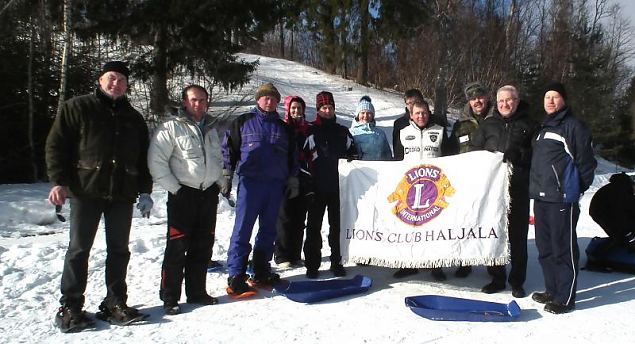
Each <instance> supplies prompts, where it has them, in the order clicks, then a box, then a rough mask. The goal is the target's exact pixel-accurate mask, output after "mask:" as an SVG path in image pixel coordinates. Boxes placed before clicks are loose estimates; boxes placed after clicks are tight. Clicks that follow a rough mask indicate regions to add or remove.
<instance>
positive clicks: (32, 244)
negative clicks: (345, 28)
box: [0, 55, 635, 344]
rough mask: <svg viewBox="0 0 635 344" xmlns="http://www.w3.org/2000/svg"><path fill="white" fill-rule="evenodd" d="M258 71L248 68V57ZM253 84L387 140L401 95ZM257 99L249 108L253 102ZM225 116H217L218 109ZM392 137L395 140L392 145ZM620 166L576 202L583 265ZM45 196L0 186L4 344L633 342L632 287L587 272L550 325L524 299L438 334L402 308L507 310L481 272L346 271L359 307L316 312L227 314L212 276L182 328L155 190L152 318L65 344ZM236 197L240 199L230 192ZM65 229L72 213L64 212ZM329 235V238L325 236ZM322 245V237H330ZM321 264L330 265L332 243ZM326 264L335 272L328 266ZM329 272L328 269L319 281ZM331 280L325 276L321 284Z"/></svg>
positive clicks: (33, 189)
mask: <svg viewBox="0 0 635 344" xmlns="http://www.w3.org/2000/svg"><path fill="white" fill-rule="evenodd" d="M245 57H246V58H248V59H253V58H254V57H253V56H247V55H246V56H245ZM255 77H256V79H255V80H256V84H258V83H262V82H265V81H272V82H274V84H276V86H277V87H278V89H279V90H280V92H281V93H282V95H283V96H285V95H300V96H303V97H304V98H305V100H306V101H307V105H308V114H309V117H310V118H312V117H314V116H315V110H314V104H315V103H314V102H315V98H314V97H315V94H316V93H317V92H319V91H320V90H329V91H331V92H333V93H334V95H335V101H336V110H337V112H338V116H340V119H341V120H342V124H345V125H348V124H349V123H350V119H351V117H352V114H351V113H352V111H353V109H354V108H355V105H356V103H357V100H358V99H359V98H360V97H361V96H362V95H364V94H369V95H370V96H371V97H372V98H373V103H374V104H375V108H376V110H377V117H378V123H379V126H381V127H385V128H386V131H387V134H388V135H389V134H390V126H391V124H392V121H393V120H394V119H395V118H396V117H397V116H399V115H400V113H401V112H402V109H403V105H402V104H403V102H402V100H401V97H400V95H398V94H394V93H389V92H381V91H377V90H374V89H367V88H363V87H360V86H358V85H356V84H354V83H352V82H350V81H346V80H342V79H340V78H337V77H332V76H328V75H325V74H324V73H322V72H320V71H317V70H315V69H312V68H308V67H304V66H301V65H298V64H295V63H292V62H289V61H284V60H276V59H270V58H261V67H260V69H259V70H258V72H257V73H256V76H255ZM251 99H252V98H250V100H251ZM214 110H215V111H216V110H218V106H217V107H216V108H215V109H214ZM389 137H390V136H389ZM615 171H616V168H615V166H614V165H612V164H610V163H608V162H606V161H603V160H602V161H600V166H599V168H598V171H597V172H596V178H595V182H594V184H593V186H592V187H591V189H590V190H589V191H588V192H587V193H586V194H585V196H584V198H583V199H582V202H581V207H582V215H581V217H580V221H579V224H578V236H579V241H578V242H579V244H580V248H581V251H582V253H581V265H583V264H584V262H585V261H586V256H585V255H584V253H583V251H584V248H585V247H586V245H587V244H588V242H589V240H590V239H591V238H592V237H594V236H604V233H603V232H602V230H601V229H600V228H599V227H598V226H597V225H596V224H595V223H594V222H593V221H592V220H591V219H590V217H589V216H588V204H589V201H590V199H591V197H592V195H593V193H594V192H595V191H596V190H597V188H599V187H600V186H602V185H603V184H605V183H606V182H607V181H608V177H609V176H610V174H612V173H614V172H615ZM48 189H49V185H47V184H30V185H25V184H21V185H0V300H1V301H0V333H1V334H2V335H1V336H0V342H11V343H23V342H24V343H41V342H51V343H58V342H85V341H91V342H109V343H122V342H139V343H146V342H147V343H150V342H154V343H210V342H213V343H254V342H258V343H280V342H282V343H292V342H296V343H339V342H346V343H465V342H468V341H471V342H474V343H509V342H516V343H538V342H544V343H547V342H549V343H552V342H558V343H611V344H617V343H631V342H632V339H633V335H634V334H635V330H633V319H635V300H634V299H635V276H632V275H626V274H621V273H610V274H603V273H594V272H587V271H581V273H580V278H579V286H578V296H577V299H578V302H577V304H576V311H574V312H573V313H570V314H565V315H558V316H556V315H552V314H549V313H546V312H544V311H543V310H542V306H541V305H539V304H537V303H535V302H533V301H532V300H531V298H530V297H527V298H523V299H517V300H516V301H517V302H518V304H519V305H520V307H521V309H522V314H521V317H520V319H519V320H518V321H517V322H513V323H467V322H435V321H429V320H426V319H423V318H420V317H418V316H417V315H415V314H414V313H412V312H411V311H410V310H408V308H406V307H405V306H404V297H406V296H413V295H422V294H438V295H448V296H456V297H465V298H473V299H479V300H487V301H494V302H503V303H508V302H510V301H511V300H512V296H511V292H510V291H509V290H507V291H505V292H501V293H498V294H494V295H485V294H483V293H481V292H480V291H479V290H480V288H481V287H482V286H483V285H484V284H486V283H487V282H488V281H489V278H488V277H487V274H486V271H485V268H483V267H478V268H476V269H475V271H474V272H473V273H472V275H470V276H469V277H468V278H466V279H458V278H455V277H454V276H453V275H452V274H451V273H452V271H453V270H454V269H446V272H448V276H449V279H448V280H447V281H446V282H443V283H438V282H434V281H433V280H432V279H431V277H430V276H429V274H427V273H423V272H422V273H419V274H418V275H416V276H414V277H412V278H407V279H405V280H395V279H392V277H391V276H392V273H393V272H394V271H395V270H393V269H387V268H377V267H359V266H355V265H349V266H348V267H347V270H348V273H349V276H353V275H355V274H364V275H367V276H370V277H371V278H372V279H373V287H372V288H371V290H370V291H369V292H368V293H367V294H364V295H360V296H356V297H345V298H342V299H336V300H332V301H329V302H323V303H318V304H313V305H304V304H299V303H294V302H292V301H290V300H288V299H286V298H285V297H283V296H280V295H275V294H267V293H261V295H260V296H259V297H258V298H256V299H253V300H250V301H244V302H231V301H230V300H229V299H228V298H227V296H226V295H225V292H224V288H225V286H226V277H227V276H226V275H225V274H224V273H222V272H220V273H210V274H208V280H207V289H208V292H209V293H210V294H212V295H215V296H219V297H220V301H221V302H220V304H218V305H215V306H207V307H193V306H190V305H184V306H183V309H184V313H183V314H181V315H178V316H171V317H166V316H164V315H163V311H162V308H161V305H162V304H161V301H160V300H159V297H158V290H159V279H160V278H159V274H160V269H161V262H162V259H163V250H164V245H165V232H166V228H165V222H166V212H165V201H166V194H165V192H164V191H163V190H160V189H159V188H158V187H156V188H155V192H154V193H153V195H152V196H153V198H154V200H155V208H154V209H153V211H152V216H151V217H150V219H144V218H141V217H140V215H139V214H138V213H136V212H135V218H134V219H133V229H132V234H131V239H130V251H131V252H132V257H131V260H130V264H129V268H128V286H129V302H128V303H129V305H131V306H135V307H139V308H141V309H142V310H143V311H144V312H148V313H150V315H151V318H150V321H149V323H147V324H142V325H135V326H130V327H116V326H110V325H108V324H105V323H99V324H98V327H97V329H96V330H95V331H92V332H84V333H79V334H66V335H65V334H61V333H59V331H58V330H57V329H56V328H55V327H54V325H53V316H54V314H55V311H56V309H57V307H58V302H57V300H58V298H59V296H60V295H59V283H60V275H61V271H62V265H63V259H64V253H65V249H66V245H67V240H68V223H61V222H59V221H57V220H56V218H55V214H54V211H53V208H52V206H50V205H49V204H48V203H47V201H46V196H47V192H48ZM234 191H235V190H234ZM64 213H65V214H66V215H67V217H68V208H67V207H66V208H64ZM233 220H234V212H233V208H231V207H230V206H229V205H228V204H227V202H226V201H225V200H222V201H221V203H220V205H219V209H218V222H217V230H216V233H217V238H216V244H215V246H214V258H215V259H217V260H221V261H224V259H225V257H226V252H227V247H228V244H229V236H230V232H231V228H232V226H233ZM324 229H326V228H324ZM324 237H326V236H325V235H324ZM529 237H530V239H529V242H528V245H529V253H530V256H529V268H528V276H527V283H526V284H525V288H526V289H527V291H528V292H529V293H531V292H533V291H541V290H542V288H543V281H542V275H541V271H540V267H539V265H538V262H537V259H536V256H537V251H536V246H535V243H534V240H533V238H534V233H533V228H532V227H530V233H529ZM324 247H325V249H324V252H323V256H324V257H327V256H328V244H327V243H325V245H324ZM105 249H106V246H105V241H104V235H103V229H100V231H99V232H98V236H97V239H96V241H95V245H94V248H93V251H92V254H91V258H90V263H89V281H88V289H87V291H86V309H87V310H88V311H89V312H91V313H92V312H95V311H96V310H97V305H98V304H99V302H100V301H101V299H102V298H103V296H104V294H105V286H104V269H103V265H104V259H105ZM325 261H328V259H326V260H325ZM327 268H328V263H325V264H323V266H322V269H323V270H325V269H327ZM280 272H281V274H282V275H283V276H284V277H286V278H289V279H291V280H303V279H304V272H305V271H304V269H291V270H285V271H280ZM321 276H322V277H324V278H330V277H331V275H330V274H329V273H328V272H324V273H323V274H322V275H321Z"/></svg>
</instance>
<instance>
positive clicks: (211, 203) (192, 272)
mask: <svg viewBox="0 0 635 344" xmlns="http://www.w3.org/2000/svg"><path fill="white" fill-rule="evenodd" d="M218 191H219V190H218V186H216V184H214V185H212V186H211V187H209V188H207V190H204V191H201V190H198V189H194V188H190V187H187V186H183V185H182V186H181V188H180V189H179V191H178V192H177V194H176V195H172V194H170V193H168V202H167V213H168V233H167V243H166V245H165V254H164V256H163V266H162V271H161V289H160V291H159V295H160V297H161V300H163V301H164V302H166V303H174V302H178V301H179V300H180V299H181V285H182V284H183V279H184V278H185V295H186V296H187V298H188V299H192V298H197V297H200V296H202V295H206V294H207V291H206V288H205V285H206V279H207V264H208V263H209V260H210V258H211V256H212V246H213V244H214V235H215V231H216V208H217V206H218Z"/></svg>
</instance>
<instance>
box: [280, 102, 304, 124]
mask: <svg viewBox="0 0 635 344" xmlns="http://www.w3.org/2000/svg"><path fill="white" fill-rule="evenodd" d="M293 102H298V103H300V105H302V118H304V117H305V116H306V103H305V102H304V99H302V97H299V96H286V97H284V121H285V122H286V123H289V118H290V117H291V115H290V114H289V112H290V110H291V103H293Z"/></svg>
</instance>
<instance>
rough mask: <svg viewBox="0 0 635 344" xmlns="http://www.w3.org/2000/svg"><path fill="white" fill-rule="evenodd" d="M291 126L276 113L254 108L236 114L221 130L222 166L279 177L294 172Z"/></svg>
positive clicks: (267, 177)
mask: <svg viewBox="0 0 635 344" xmlns="http://www.w3.org/2000/svg"><path fill="white" fill-rule="evenodd" d="M292 137H293V134H292V131H291V129H290V128H289V127H288V126H287V124H286V123H284V122H283V121H282V120H281V119H280V118H279V116H278V113H277V112H269V113H267V112H264V111H262V110H260V109H258V108H257V107H255V108H253V109H252V110H251V112H248V113H245V114H242V115H240V116H238V118H236V119H235V120H234V122H233V123H232V124H231V127H230V128H229V130H227V131H226V132H225V137H224V139H223V145H222V150H223V168H224V169H227V170H230V171H236V173H237V174H238V175H239V176H242V177H249V178H254V179H259V180H282V181H285V180H286V179H287V178H288V177H289V175H297V173H298V162H297V153H296V148H295V142H294V141H293V140H290V139H289V138H292Z"/></svg>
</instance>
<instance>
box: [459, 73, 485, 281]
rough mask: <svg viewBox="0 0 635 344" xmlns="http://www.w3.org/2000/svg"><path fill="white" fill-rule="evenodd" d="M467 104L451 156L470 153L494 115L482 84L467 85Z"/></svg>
mask: <svg viewBox="0 0 635 344" xmlns="http://www.w3.org/2000/svg"><path fill="white" fill-rule="evenodd" d="M463 93H465V99H466V100H467V104H465V107H463V111H461V115H460V117H459V119H458V120H457V121H456V122H454V126H453V127H452V134H451V135H450V138H449V140H448V141H449V144H448V146H449V147H450V149H449V151H450V154H460V153H465V152H467V151H468V147H469V145H470V143H471V142H472V139H473V138H474V134H475V133H476V130H477V129H478V128H479V126H480V124H481V122H483V120H484V119H485V118H486V117H488V116H490V115H491V114H492V111H493V110H494V106H492V101H491V100H490V95H489V90H488V89H487V87H485V86H484V85H483V84H482V83H481V82H479V81H475V82H470V83H468V84H467V85H465V88H464V89H463ZM471 272H472V267H471V266H460V267H459V268H458V269H457V270H456V272H455V273H454V275H455V276H456V277H461V278H464V277H467V276H468V275H469V274H470V273H471Z"/></svg>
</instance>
